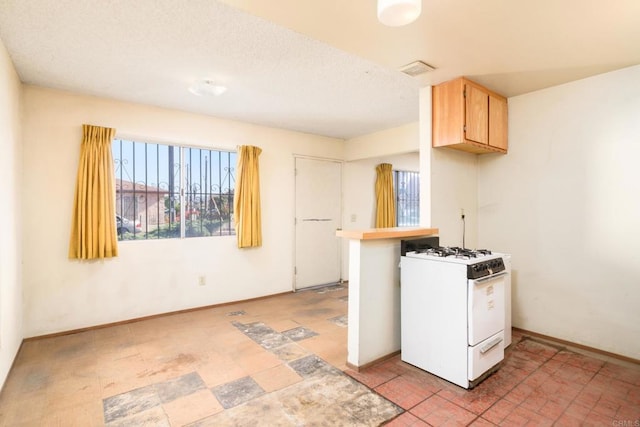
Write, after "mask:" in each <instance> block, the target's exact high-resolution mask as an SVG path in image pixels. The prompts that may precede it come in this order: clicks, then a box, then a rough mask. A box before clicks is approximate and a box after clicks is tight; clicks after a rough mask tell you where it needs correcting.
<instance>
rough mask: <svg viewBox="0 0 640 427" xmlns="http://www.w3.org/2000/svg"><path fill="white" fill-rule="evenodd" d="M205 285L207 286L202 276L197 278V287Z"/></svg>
mask: <svg viewBox="0 0 640 427" xmlns="http://www.w3.org/2000/svg"><path fill="white" fill-rule="evenodd" d="M206 284H207V280H206V279H205V277H204V276H199V277H198V285H200V286H204V285H206Z"/></svg>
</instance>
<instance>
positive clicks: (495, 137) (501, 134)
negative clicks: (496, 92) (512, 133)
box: [489, 95, 507, 150]
mask: <svg viewBox="0 0 640 427" xmlns="http://www.w3.org/2000/svg"><path fill="white" fill-rule="evenodd" d="M489 145H491V146H493V147H497V148H502V149H503V150H506V149H507V100H506V99H502V98H498V97H495V96H491V95H489Z"/></svg>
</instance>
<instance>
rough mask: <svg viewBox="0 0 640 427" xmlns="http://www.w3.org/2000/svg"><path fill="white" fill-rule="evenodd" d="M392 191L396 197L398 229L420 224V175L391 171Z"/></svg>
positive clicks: (417, 173)
mask: <svg viewBox="0 0 640 427" xmlns="http://www.w3.org/2000/svg"><path fill="white" fill-rule="evenodd" d="M393 191H394V193H395V195H396V224H397V225H398V227H408V226H417V225H419V224H420V173H419V172H408V171H397V170H394V171H393Z"/></svg>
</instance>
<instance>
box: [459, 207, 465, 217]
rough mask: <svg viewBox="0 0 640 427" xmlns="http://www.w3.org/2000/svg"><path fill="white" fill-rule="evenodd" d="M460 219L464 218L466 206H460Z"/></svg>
mask: <svg viewBox="0 0 640 427" xmlns="http://www.w3.org/2000/svg"><path fill="white" fill-rule="evenodd" d="M460 219H464V208H460Z"/></svg>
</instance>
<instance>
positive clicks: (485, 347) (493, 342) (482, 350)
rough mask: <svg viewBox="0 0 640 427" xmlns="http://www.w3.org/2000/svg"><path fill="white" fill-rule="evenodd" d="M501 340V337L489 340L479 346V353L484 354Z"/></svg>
mask: <svg viewBox="0 0 640 427" xmlns="http://www.w3.org/2000/svg"><path fill="white" fill-rule="evenodd" d="M501 342H502V337H496V338H494V339H493V340H491V341H489V342H488V343H486V344H485V345H483V346H482V347H480V353H481V354H485V353H486V352H488V351H489V350H491V349H492V348H494V347H495V346H497V345H498V344H500V343H501Z"/></svg>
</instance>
